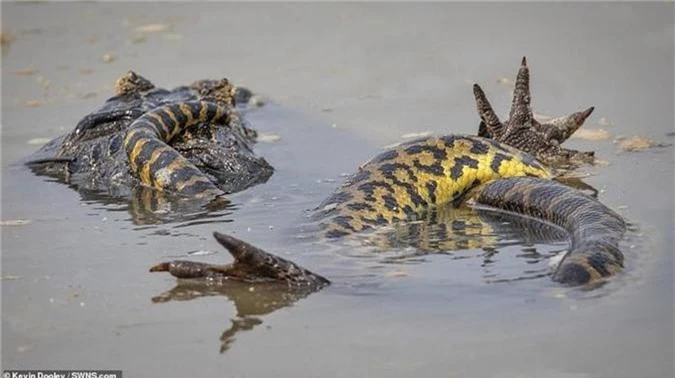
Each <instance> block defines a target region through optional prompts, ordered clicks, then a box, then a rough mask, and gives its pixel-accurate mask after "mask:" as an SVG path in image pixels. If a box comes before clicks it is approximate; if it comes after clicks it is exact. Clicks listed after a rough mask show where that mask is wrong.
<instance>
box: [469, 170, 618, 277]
mask: <svg viewBox="0 0 675 378" xmlns="http://www.w3.org/2000/svg"><path fill="white" fill-rule="evenodd" d="M476 202H477V203H479V204H483V205H487V206H492V207H495V208H498V209H501V210H506V211H511V212H515V213H519V214H524V215H528V216H532V217H534V218H538V219H543V220H546V221H548V222H551V223H554V224H556V225H558V226H560V227H562V228H564V229H565V230H567V232H568V233H569V234H570V239H571V243H570V248H569V252H568V253H567V255H566V256H565V257H564V259H563V260H562V262H561V263H560V265H559V266H558V268H557V270H556V271H555V273H554V274H553V280H554V281H557V282H560V283H563V284H567V285H583V284H586V283H589V282H594V281H597V280H599V279H601V278H603V277H607V276H610V275H612V274H614V273H616V272H618V271H620V270H621V269H622V268H623V254H622V253H621V251H620V250H619V241H620V240H621V238H622V236H623V234H624V232H625V230H626V225H625V223H624V221H623V219H622V218H621V216H619V215H618V214H616V213H615V212H614V211H612V210H610V209H609V208H607V207H606V206H605V205H603V204H602V203H600V202H599V201H598V200H596V199H594V198H592V197H590V196H588V195H586V194H584V193H582V192H580V191H578V190H576V189H573V188H570V187H567V186H565V185H562V184H559V183H557V182H555V181H550V180H542V179H537V178H529V177H528V178H507V179H502V180H497V181H495V182H492V183H490V184H487V185H486V186H485V187H483V188H482V189H481V190H480V191H479V193H478V195H477V196H476Z"/></svg>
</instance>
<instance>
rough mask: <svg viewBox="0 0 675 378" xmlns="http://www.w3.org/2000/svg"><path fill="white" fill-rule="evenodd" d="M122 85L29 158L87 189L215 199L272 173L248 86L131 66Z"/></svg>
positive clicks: (31, 163)
mask: <svg viewBox="0 0 675 378" xmlns="http://www.w3.org/2000/svg"><path fill="white" fill-rule="evenodd" d="M115 92H116V94H115V96H114V97H112V98H110V99H108V100H107V101H106V102H105V103H104V104H103V106H101V107H100V108H99V109H97V110H95V111H93V112H92V113H91V114H89V115H87V116H85V117H84V118H82V120H80V122H79V123H78V124H77V126H76V127H75V129H74V130H73V131H72V132H70V133H68V134H67V135H64V136H61V137H59V138H56V139H54V140H52V141H50V142H49V143H47V144H46V145H45V146H43V147H42V148H41V149H40V150H39V151H37V152H36V153H35V154H34V155H32V156H31V157H29V158H28V164H29V166H30V167H31V168H32V169H33V170H34V171H35V172H36V173H38V174H42V175H48V176H51V177H55V178H57V179H59V180H61V181H63V182H65V183H68V184H70V185H72V186H74V187H75V188H76V189H78V190H80V191H98V192H104V193H106V194H108V195H111V196H114V197H125V196H136V197H139V196H140V197H142V198H144V197H149V198H154V199H155V200H156V195H157V194H162V195H166V196H170V197H171V198H187V199H200V200H203V201H205V202H207V203H208V201H211V200H213V199H216V198H219V197H222V196H223V195H224V194H227V193H233V192H237V191H240V190H243V189H245V188H247V187H250V186H252V185H255V184H258V183H262V182H265V181H266V180H267V179H268V178H269V177H270V175H271V174H272V172H273V168H272V166H270V165H269V164H268V163H267V161H265V159H263V158H261V157H258V156H256V155H255V154H254V153H253V151H252V145H253V144H254V143H255V140H256V136H257V133H256V131H255V130H253V129H252V128H251V127H249V125H248V124H247V122H246V121H245V120H244V118H243V117H242V114H241V113H242V112H241V108H242V106H243V105H244V104H246V102H247V101H248V100H249V98H250V96H251V92H250V91H249V90H248V89H245V88H243V87H235V86H233V85H232V84H231V83H230V82H229V81H228V80H227V79H221V80H200V81H196V82H194V83H192V84H190V85H187V86H180V87H177V88H174V89H172V90H167V89H163V88H157V87H155V85H154V84H152V83H151V82H150V81H149V80H147V79H145V78H144V77H142V76H141V75H138V74H136V73H135V72H133V71H129V72H128V73H126V74H125V75H123V76H122V77H120V78H119V79H118V80H117V83H116V85H115ZM148 188H152V189H154V190H152V189H151V190H148ZM139 193H140V194H139ZM147 194H150V196H146V195H147ZM149 202H151V201H149Z"/></svg>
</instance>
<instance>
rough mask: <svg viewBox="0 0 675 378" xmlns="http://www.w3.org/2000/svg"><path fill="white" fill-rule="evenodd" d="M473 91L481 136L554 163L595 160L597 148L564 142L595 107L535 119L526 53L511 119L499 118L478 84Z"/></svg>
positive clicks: (589, 161) (518, 79) (514, 92)
mask: <svg viewBox="0 0 675 378" xmlns="http://www.w3.org/2000/svg"><path fill="white" fill-rule="evenodd" d="M473 94H474V97H475V99H476V105H477V108H478V114H479V116H480V119H481V123H480V126H479V128H478V136H480V137H484V138H491V139H494V140H496V141H498V142H501V143H504V144H508V145H510V146H512V147H515V148H518V149H519V150H522V151H525V152H528V153H530V154H532V155H534V156H536V157H537V159H539V160H541V161H542V162H544V163H547V164H550V165H554V166H570V165H571V166H574V165H578V164H581V163H589V164H591V163H593V161H594V152H593V151H588V152H583V151H576V150H571V149H566V148H562V147H560V145H561V144H562V143H563V142H564V141H566V140H567V139H568V138H569V137H570V136H571V135H572V134H574V132H575V131H577V129H579V127H581V125H583V123H584V121H585V120H586V118H588V117H589V116H590V115H591V113H592V112H593V109H594V108H593V107H590V108H588V109H586V110H583V111H580V112H576V113H573V114H570V115H568V116H564V117H558V118H554V119H551V120H549V121H548V122H546V123H539V122H538V121H537V120H536V119H534V116H533V113H532V108H531V106H530V101H531V97H530V71H529V68H528V67H527V61H526V59H525V58H524V57H523V60H522V63H521V66H520V70H519V71H518V76H517V78H516V85H515V89H514V91H513V103H512V105H511V112H510V114H509V119H508V120H507V121H505V122H501V121H500V120H499V118H498V117H497V115H496V114H495V112H494V110H493V109H492V106H491V105H490V102H489V101H488V99H487V97H486V96H485V92H483V90H482V89H481V87H480V86H479V85H478V84H474V86H473Z"/></svg>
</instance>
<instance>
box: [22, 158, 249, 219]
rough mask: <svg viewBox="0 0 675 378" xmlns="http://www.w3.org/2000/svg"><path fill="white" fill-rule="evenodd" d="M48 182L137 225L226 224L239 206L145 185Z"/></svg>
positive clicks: (59, 179) (54, 178)
mask: <svg viewBox="0 0 675 378" xmlns="http://www.w3.org/2000/svg"><path fill="white" fill-rule="evenodd" d="M30 168H31V170H33V171H34V172H35V173H36V174H45V172H42V171H40V167H39V166H30ZM47 180H48V181H52V182H58V183H61V184H66V185H68V186H69V187H70V188H71V189H73V190H75V191H77V192H78V193H79V194H80V197H81V198H82V201H83V202H85V203H92V204H101V205H103V206H104V207H105V210H106V211H127V212H128V213H129V215H130V217H131V218H130V220H131V222H132V223H133V224H134V225H137V226H145V225H157V224H166V223H178V222H187V223H186V224H184V225H183V226H185V225H191V224H194V223H223V222H231V221H232V219H231V218H230V217H229V216H230V215H231V214H232V212H233V211H234V210H236V206H235V205H233V204H232V203H231V202H230V201H228V200H227V199H225V198H216V199H215V200H212V201H203V200H198V199H186V198H176V197H175V196H171V195H170V194H167V193H164V192H160V191H158V190H156V189H153V188H148V187H145V186H140V185H138V186H136V187H135V188H133V189H128V188H125V189H120V190H119V191H114V190H112V189H114V188H111V191H112V192H104V191H100V190H92V189H87V188H86V187H83V186H82V185H80V184H73V183H70V182H69V180H68V179H67V178H63V177H60V176H51V178H49V179H47Z"/></svg>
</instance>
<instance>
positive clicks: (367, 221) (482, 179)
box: [317, 135, 553, 238]
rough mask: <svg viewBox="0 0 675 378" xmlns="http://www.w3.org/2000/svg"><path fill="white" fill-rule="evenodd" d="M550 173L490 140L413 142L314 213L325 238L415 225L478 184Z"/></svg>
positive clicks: (369, 167) (378, 160) (376, 162)
mask: <svg viewBox="0 0 675 378" xmlns="http://www.w3.org/2000/svg"><path fill="white" fill-rule="evenodd" d="M517 176H534V177H542V178H551V177H553V173H552V172H551V171H550V170H549V169H548V168H546V167H544V166H543V165H542V164H541V163H539V162H538V161H537V160H535V159H534V158H533V157H532V156H531V155H529V154H527V153H524V152H521V151H519V150H517V149H515V148H513V147H510V146H507V145H503V144H500V143H497V142H495V141H493V140H491V139H484V138H479V137H474V136H462V135H447V136H443V137H432V138H426V139H418V140H414V141H411V142H408V143H405V144H402V145H400V146H398V147H396V148H393V149H391V150H389V151H386V152H384V153H382V154H380V155H378V156H377V157H375V158H374V159H372V160H370V161H369V162H367V163H365V164H364V165H362V166H361V167H360V169H359V171H358V172H357V173H356V174H354V175H353V176H351V177H350V178H349V179H347V181H346V182H345V183H344V184H343V185H342V186H340V187H339V188H338V189H337V190H336V192H335V193H334V194H333V195H331V196H330V197H329V198H327V199H326V200H325V201H324V202H323V203H322V204H321V205H320V206H319V207H318V209H317V210H318V211H317V215H318V217H320V218H323V219H324V220H323V222H322V225H323V228H324V230H325V236H326V237H329V238H331V237H340V236H344V235H347V234H350V233H353V232H359V231H362V230H365V229H369V228H372V227H373V226H378V225H386V224H390V223H392V222H399V221H413V220H416V219H419V217H421V216H422V215H423V214H424V213H425V212H426V211H427V210H428V209H429V208H431V207H440V206H445V205H453V204H454V205H457V204H458V203H459V202H461V201H462V200H463V199H464V197H465V194H467V193H468V192H469V191H471V190H472V189H474V188H477V187H478V186H480V185H481V184H484V183H487V182H490V181H493V180H496V179H499V178H502V177H517Z"/></svg>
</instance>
